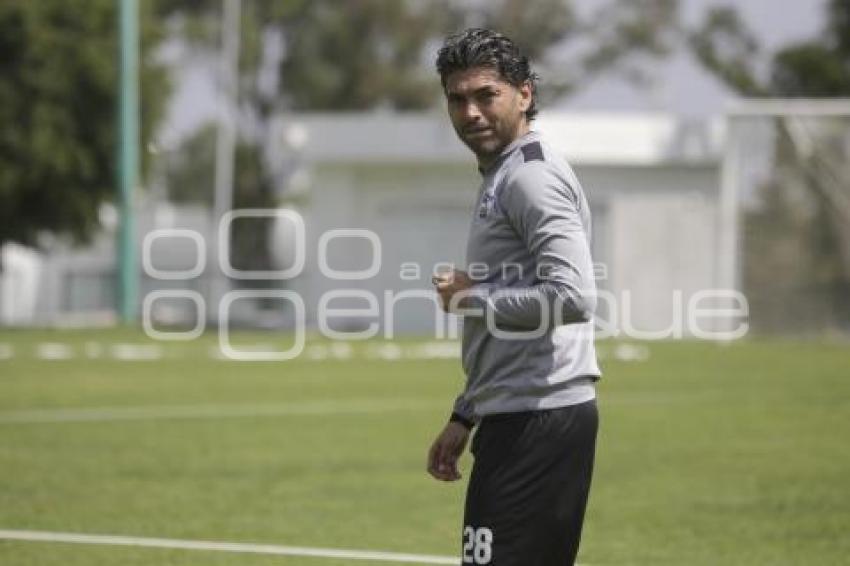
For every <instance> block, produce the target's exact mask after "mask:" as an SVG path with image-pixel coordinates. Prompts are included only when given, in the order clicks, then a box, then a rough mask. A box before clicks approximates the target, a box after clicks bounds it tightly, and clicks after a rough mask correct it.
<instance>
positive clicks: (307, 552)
mask: <svg viewBox="0 0 850 566" xmlns="http://www.w3.org/2000/svg"><path fill="white" fill-rule="evenodd" d="M0 540H17V541H33V542H64V543H75V544H100V545H117V546H144V547H149V548H177V549H184V550H213V551H218V552H241V553H250V554H274V555H278V556H311V557H314V558H344V559H347V560H373V561H382V562H397V563H399V562H406V563H409V564H458V559H457V558H452V557H451V556H430V555H427V554H403V553H397V552H380V551H374V550H348V549H334V548H309V547H302V546H281V545H276V544H251V543H243V542H217V541H205V540H179V539H163V538H146V537H130V536H117V535H84V534H75V533H55V532H49V531H23V530H21V531H18V530H0Z"/></svg>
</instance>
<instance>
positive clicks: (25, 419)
mask: <svg viewBox="0 0 850 566" xmlns="http://www.w3.org/2000/svg"><path fill="white" fill-rule="evenodd" d="M443 405H444V404H442V403H437V402H425V401H414V400H409V399H386V400H375V399H357V400H348V401H334V400H327V401H303V402H298V403H295V402H292V403H275V404H260V405H257V404H254V405H150V406H144V407H92V408H75V409H31V410H25V411H6V412H0V425H2V424H30V423H33V424H34V423H74V422H79V423H85V422H108V421H142V420H167V419H223V418H246V417H248V418H250V417H298V416H321V415H366V414H381V413H399V412H401V413H408V412H418V411H431V410H439V408H440V407H442V406H443Z"/></svg>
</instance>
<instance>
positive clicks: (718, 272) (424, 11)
mask: <svg viewBox="0 0 850 566" xmlns="http://www.w3.org/2000/svg"><path fill="white" fill-rule="evenodd" d="M120 10H125V11H126V14H127V16H126V19H125V24H127V26H129V27H126V28H125V33H124V34H123V35H122V33H121V28H120V27H119V12H120ZM0 16H2V20H0V25H2V26H3V28H2V29H3V33H2V36H3V41H4V51H5V53H6V55H5V56H4V63H3V65H4V71H5V72H4V73H3V78H2V91H0V92H2V96H3V104H2V108H3V110H2V112H3V114H4V119H3V124H4V128H3V130H4V135H3V139H2V146H3V148H4V151H3V152H2V157H0V159H2V160H3V163H2V171H3V172H4V173H3V176H2V179H0V186H2V191H0V198H2V207H0V211H2V212H0V214H2V223H0V226H2V228H0V244H2V276H0V324H3V325H14V326H18V325H21V326H31V325H37V326H44V325H48V326H49V325H83V326H85V325H104V324H106V325H109V324H113V323H115V322H117V321H120V320H124V321H126V322H132V321H135V320H137V319H138V318H139V317H140V315H141V312H142V307H143V304H144V300H145V297H146V296H148V295H149V294H150V293H151V292H153V291H167V290H169V289H174V290H183V291H185V290H190V291H193V292H197V293H198V294H199V295H200V296H201V297H203V298H204V308H205V309H206V310H207V311H208V312H206V313H203V314H202V313H199V312H198V310H199V309H198V306H197V301H192V300H189V299H187V298H186V296H182V295H179V293H178V296H175V297H172V296H171V295H169V294H168V293H160V295H159V296H158V297H157V300H156V301H153V302H151V304H150V305H149V306H150V312H149V314H150V316H151V318H152V320H153V321H155V322H157V323H158V324H161V325H163V326H175V325H177V326H180V325H187V326H190V327H193V326H196V323H197V322H198V319H199V317H202V318H203V319H204V322H205V324H216V323H217V322H218V317H219V312H218V307H217V305H218V304H219V302H220V299H221V297H222V296H224V294H225V293H226V292H228V291H230V290H233V289H244V288H254V289H269V288H271V289H282V288H283V289H292V290H295V291H296V292H298V293H299V295H300V296H302V297H303V298H304V299H305V303H306V311H307V312H306V318H307V322H308V324H310V325H312V326H315V324H316V320H315V314H316V308H317V304H318V301H319V299H320V297H321V296H322V295H323V294H324V293H325V292H327V291H328V290H332V289H335V288H339V287H340V286H341V285H340V283H341V282H340V281H333V280H329V279H328V278H327V277H324V276H323V275H322V273H321V270H320V269H319V268H318V265H317V264H318V259H319V257H318V256H319V251H320V250H319V248H320V247H322V249H323V250H324V251H326V252H327V253H326V254H325V255H326V257H327V264H328V265H329V266H331V267H332V268H334V269H337V270H358V269H364V268H366V267H368V266H369V265H370V263H371V261H372V259H374V254H375V251H376V250H374V249H373V248H372V246H371V245H370V243H369V241H368V240H365V239H363V238H346V237H342V238H333V239H332V240H331V241H330V242H325V244H326V245H324V246H320V243H321V242H320V239H321V237H322V235H323V234H325V233H326V232H327V231H329V230H335V229H366V230H370V231H372V232H374V233H375V234H377V236H378V237H379V238H380V241H381V242H382V244H383V246H382V249H381V250H380V251H381V257H380V258H379V259H380V260H381V261H380V268H379V270H378V273H377V274H376V275H375V276H373V277H370V278H368V280H359V281H351V282H350V284H349V282H346V285H345V287H346V288H356V289H360V290H364V291H368V292H371V293H373V294H375V295H376V296H381V295H382V294H383V292H384V291H388V290H389V291H392V292H394V293H401V292H404V291H406V290H409V291H413V290H417V289H419V290H421V289H427V288H428V275H429V273H430V271H431V270H432V269H433V266H434V265H435V264H436V263H438V262H444V261H448V262H457V263H462V260H463V255H462V254H463V247H464V240H465V234H466V223H467V218H468V214H469V210H470V208H471V206H472V201H473V199H474V196H475V195H474V193H475V187H476V186H477V179H476V173H475V170H474V167H473V166H472V165H471V158H470V155H469V154H468V152H467V151H466V150H465V148H463V147H462V146H461V144H460V143H459V142H458V141H456V139H455V137H454V134H453V132H452V131H451V129H450V127H449V125H448V121H447V119H446V118H445V115H444V106H443V100H442V98H441V92H440V88H439V81H438V78H437V76H436V73H435V71H434V69H433V61H434V57H435V54H436V50H437V49H438V47H439V44H440V42H441V40H442V38H443V37H444V36H445V35H446V34H447V33H450V32H452V31H457V30H459V29H462V28H464V27H466V26H473V25H483V26H491V27H495V28H497V29H500V30H503V31H504V32H505V33H507V34H508V35H510V36H511V37H513V38H514V39H515V40H516V41H517V42H518V43H519V44H520V45H521V46H522V47H523V48H524V49H525V50H526V52H527V53H528V54H529V55H530V56H531V58H532V59H533V61H534V62H535V63H536V65H537V68H538V71H539V73H540V75H541V76H542V82H541V89H540V95H541V98H542V100H543V109H544V110H543V113H542V114H541V116H540V118H539V120H538V122H537V124H536V126H537V128H538V129H539V130H541V131H543V132H544V133H546V134H547V136H548V137H549V139H550V140H552V142H553V143H554V144H555V145H556V146H557V147H558V149H559V150H561V151H563V153H564V155H565V156H566V157H567V158H568V159H569V160H570V161H571V163H572V164H573V165H574V166H575V168H576V169H577V171H578V173H579V177H580V179H581V180H582V182H583V184H584V186H585V190H586V192H587V193H588V196H589V198H590V202H591V207H592V210H593V215H594V233H593V236H594V238H593V248H594V257H595V260H596V261H597V263H598V264H599V265H600V268H599V269H598V275H599V285H600V287H601V288H603V289H605V290H607V291H609V292H610V293H611V294H612V296H614V297H616V298H617V301H618V304H617V305H616V306H615V307H611V305H609V304H608V302H603V304H602V305H601V308H600V313H599V315H600V319H603V320H605V321H607V322H609V323H610V324H609V326H610V327H612V328H616V329H621V327H622V326H623V324H624V320H625V324H626V325H627V326H628V327H633V328H637V329H643V330H646V331H647V332H648V333H651V332H658V333H660V335H665V331H666V330H667V329H670V328H672V327H674V326H675V325H676V323H675V320H676V309H677V308H678V307H677V304H678V303H683V304H687V301H689V300H690V299H691V298H692V297H693V296H694V293H697V292H698V291H700V290H704V289H737V290H740V291H742V292H743V293H744V294H745V295H746V297H747V298H748V300H749V308H750V311H749V319H748V320H749V324H750V328H751V330H753V331H757V332H766V333H783V334H787V333H792V334H815V335H821V334H824V333H827V334H833V333H836V334H846V332H847V331H848V329H850V322H848V321H850V305H848V297H850V292H848V291H850V243H848V242H850V234H848V232H847V230H848V228H847V227H848V226H850V204H848V203H850V195H848V189H847V186H848V183H847V182H846V181H847V175H848V171H847V168H846V161H847V160H846V151H847V147H848V138H847V130H846V126H847V124H846V119H847V113H848V108H850V107H848V105H847V103H846V101H842V100H834V99H838V98H840V97H841V96H845V95H847V93H848V85H850V72H848V70H847V66H848V53H850V43H848V42H850V40H848V38H847V37H848V36H847V34H848V29H850V27H849V26H850V24H848V22H849V21H850V15H848V8H847V6H846V3H845V2H840V1H827V0H823V1H815V0H811V1H807V2H796V3H792V4H788V5H787V6H783V8H782V10H777V9H776V7H775V4H774V3H772V2H769V1H767V0H750V1H746V2H737V3H734V4H730V3H718V2H712V1H709V0H705V1H701V0H681V1H676V0H642V1H638V2H605V1H603V0H593V1H582V2H569V1H564V0H541V1H537V2H533V3H530V4H526V3H521V2H518V1H517V2H514V1H509V0H504V1H498V2H472V1H470V2H462V1H448V0H446V1H427V2H426V1H422V2H382V1H355V2H345V3H341V2H333V1H328V2H325V1H317V2H301V1H295V0H291V1H290V0H285V1H279V2H258V1H253V0H244V1H242V2H236V1H232V0H231V1H221V2H218V1H213V0H209V1H191V2H188V1H187V2H180V1H173V0H141V1H139V0H136V1H132V2H126V3H121V2H111V1H105V0H104V1H92V2H87V3H85V5H84V6H83V4H80V5H77V4H75V3H67V2H61V3H53V2H38V3H28V2H9V3H6V4H5V6H4V7H3V8H2V12H1V13H0ZM122 49H123V51H122ZM122 54H123V55H122ZM120 57H125V59H124V61H125V62H126V64H125V65H124V67H122V66H121V65H120V61H121V60H122V59H121V58H120ZM122 68H124V69H126V73H125V74H124V75H122V74H121V69H122ZM122 104H123V106H122ZM119 116H120V119H119ZM120 124H123V125H124V126H123V127H124V129H123V130H122V129H120V128H119V127H118V126H119V125H120ZM232 209H236V210H240V209H264V210H266V211H267V213H266V217H259V218H244V217H237V218H236V219H234V220H233V222H231V223H228V225H227V226H226V228H229V229H227V230H226V231H225V235H224V240H222V238H220V237H219V234H218V230H217V227H218V226H219V221H220V219H221V218H222V216H223V215H224V214H225V213H226V212H227V211H230V210H232ZM278 210H290V211H296V212H297V213H298V214H300V215H301V217H303V218H304V220H305V227H306V230H305V231H304V238H301V237H299V235H300V232H298V230H297V226H295V225H293V222H292V219H291V217H287V216H281V215H278V214H276V213H275V211H278ZM163 229H166V230H175V229H176V230H177V232H173V233H172V232H162V231H161V230H163ZM186 231H190V232H191V233H187V232H186ZM198 239H202V240H203V241H204V242H203V243H204V244H205V245H204V246H203V248H202V249H201V248H198V242H197V240H198ZM221 244H227V247H228V253H227V256H228V257H226V258H225V257H222V254H221V253H219V246H220V245H221ZM299 250H300V251H301V252H303V255H304V260H305V263H304V267H303V269H302V270H291V269H290V270H289V271H290V273H294V272H295V271H298V274H297V275H296V276H292V275H288V276H287V277H286V278H285V279H284V278H281V277H277V276H275V275H272V276H271V277H270V278H266V279H267V280H259V279H258V277H255V276H251V275H250V274H249V275H244V274H245V272H246V271H252V272H255V273H257V272H262V271H266V272H273V273H274V272H276V273H280V271H279V270H287V268H291V267H293V266H294V265H293V262H295V261H296V260H297V259H298V255H299V254H298V253H296V252H298V251H299ZM199 254H203V255H205V257H204V258H199V257H198V255H199ZM145 259H147V268H145V265H144V261H145ZM222 262H225V263H226V264H227V266H226V267H229V268H230V269H228V270H226V271H223V270H222V267H221V263H222ZM408 262H414V263H416V264H417V265H419V266H421V270H422V273H421V274H420V276H418V277H407V278H403V277H400V273H401V271H402V269H401V267H402V265H403V264H405V263H408ZM234 270H239V271H238V272H237V271H234ZM276 270H277V271H276ZM163 273H165V277H162V276H161V275H162V274H163ZM240 273H241V274H243V275H240ZM156 274H160V276H155V275H156ZM626 295H629V296H628V297H626V298H624V297H625V296H626ZM355 302H356V301H355ZM342 303H343V301H342V300H340V302H339V306H342ZM360 305H361V306H362V301H361V302H360ZM232 306H233V309H232V310H230V311H229V312H228V316H229V317H231V318H232V319H233V320H232V322H233V323H234V324H241V325H243V326H254V327H268V328H275V329H285V328H291V327H292V325H293V324H294V319H293V316H294V315H293V313H292V312H290V311H291V310H292V309H291V308H289V307H288V306H287V304H286V303H285V302H281V301H275V300H262V299H256V300H254V299H249V300H240V301H239V302H237V303H234V304H233V305H232ZM352 306H354V303H352ZM391 306H392V309H394V311H393V312H395V324H396V328H397V330H399V331H403V332H407V333H431V334H433V332H434V328H433V327H434V324H435V322H434V321H435V316H434V314H433V310H434V305H433V304H430V302H429V301H427V300H422V299H404V300H399V301H398V302H397V304H393V305H391ZM609 311H611V312H609ZM337 322H338V324H339V325H340V327H344V328H352V329H355V328H358V327H360V326H362V325H363V324H364V322H363V321H362V320H358V319H357V318H356V317H352V318H351V319H350V320H342V321H337ZM717 324H720V323H717ZM726 324H727V325H729V324H733V323H730V322H727V323H726ZM617 331H618V330H617ZM617 331H615V333H616V332H617ZM688 333H689V332H688V331H687V329H686V330H685V334H688Z"/></svg>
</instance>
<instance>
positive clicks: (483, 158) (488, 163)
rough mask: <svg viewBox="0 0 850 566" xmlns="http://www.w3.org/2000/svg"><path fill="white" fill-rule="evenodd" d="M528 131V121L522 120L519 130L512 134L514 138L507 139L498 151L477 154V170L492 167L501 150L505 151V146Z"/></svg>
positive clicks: (500, 154) (485, 169) (529, 129)
mask: <svg viewBox="0 0 850 566" xmlns="http://www.w3.org/2000/svg"><path fill="white" fill-rule="evenodd" d="M530 131H531V126H529V124H528V122H526V121H523V122H522V125H521V126H520V128H519V130H518V131H517V134H516V136H514V138H513V139H512V140H511V141H509V142H508V143H507V144H505V145H504V146H502V147H500V148H499V150H498V151H495V152H493V153H490V154H487V155H479V156H477V157H478V169H479V171H487V170H488V169H490V167H492V166H493V164H494V163H496V161H498V160H499V157H501V156H502V152H504V151H505V148H506V147H508V146H509V145H511V144H512V143H514V142H515V141H516V140H518V139H520V138H521V137H523V136H525V135H526V134H527V133H528V132H530Z"/></svg>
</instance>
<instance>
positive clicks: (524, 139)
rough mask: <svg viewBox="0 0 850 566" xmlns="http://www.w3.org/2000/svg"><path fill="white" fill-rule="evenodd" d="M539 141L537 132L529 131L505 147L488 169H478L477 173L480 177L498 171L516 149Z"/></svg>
mask: <svg viewBox="0 0 850 566" xmlns="http://www.w3.org/2000/svg"><path fill="white" fill-rule="evenodd" d="M539 139H540V134H539V133H538V132H537V131H535V130H529V131H528V132H526V133H525V134H524V135H522V136H520V137H518V138H516V139H515V140H514V141H512V142H511V143H509V144H508V145H506V146H505V148H504V149H503V150H502V151H501V153H499V157H497V158H496V160H495V161H493V163H492V164H491V165H490V166H489V167H487V168H486V169H482V168H481V167H478V172H479V173H481V175H482V176H487V175H489V174H490V173H492V172H493V171H495V170H496V169H498V168H499V166H500V165H501V164H502V163H504V161H505V158H506V157H507V156H508V155H510V154H511V153H513V152H514V151H516V149H517V148H518V147H521V146H523V145H525V144H527V143H529V142H533V141H538V140H539Z"/></svg>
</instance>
